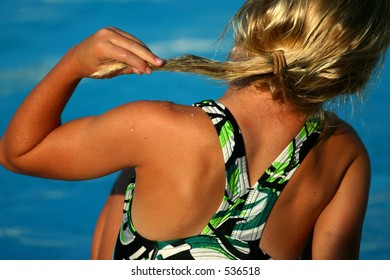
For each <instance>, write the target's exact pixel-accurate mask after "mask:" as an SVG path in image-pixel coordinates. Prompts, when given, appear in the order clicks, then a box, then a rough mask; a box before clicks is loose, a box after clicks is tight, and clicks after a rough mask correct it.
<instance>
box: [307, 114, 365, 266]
mask: <svg viewBox="0 0 390 280" xmlns="http://www.w3.org/2000/svg"><path fill="white" fill-rule="evenodd" d="M316 150H317V152H318V153H319V154H320V156H321V159H320V160H319V161H320V162H322V164H321V167H322V169H321V170H320V171H319V172H320V173H322V177H321V178H323V180H324V181H326V182H327V183H328V184H327V185H324V186H326V187H327V188H332V187H331V186H334V188H332V189H334V191H332V193H333V196H332V198H331V199H330V200H329V201H328V204H327V205H326V206H325V208H324V209H323V211H322V212H321V214H320V215H319V217H318V220H317V222H316V225H315V231H314V233H315V236H314V242H315V244H314V247H313V249H314V250H313V253H314V256H315V257H316V258H332V259H339V258H348V259H354V258H357V257H358V254H359V243H360V235H361V231H362V225H363V221H364V216H365V211H366V207H367V201H368V193H369V188H370V173H371V171H370V160H369V156H368V153H367V150H366V148H365V146H364V144H363V142H362V140H361V139H360V137H359V135H358V134H357V133H356V131H355V130H354V129H353V127H352V126H351V125H349V124H348V123H346V122H345V121H343V120H341V119H339V118H338V117H337V116H336V115H334V114H327V115H326V122H325V128H324V138H323V139H322V141H321V142H320V143H319V145H318V147H316Z"/></svg>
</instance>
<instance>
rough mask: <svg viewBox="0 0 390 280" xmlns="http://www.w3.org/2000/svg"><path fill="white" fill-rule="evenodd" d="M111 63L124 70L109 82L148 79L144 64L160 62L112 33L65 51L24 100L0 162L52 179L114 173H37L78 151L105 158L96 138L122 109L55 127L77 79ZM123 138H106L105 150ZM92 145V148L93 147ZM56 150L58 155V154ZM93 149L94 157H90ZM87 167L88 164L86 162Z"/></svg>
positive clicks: (132, 41) (138, 45)
mask: <svg viewBox="0 0 390 280" xmlns="http://www.w3.org/2000/svg"><path fill="white" fill-rule="evenodd" d="M116 61H119V62H121V63H124V64H126V65H129V67H127V68H124V69H121V70H119V71H117V72H114V73H113V74H111V75H110V76H109V77H113V76H116V75H121V74H132V73H136V74H142V73H147V74H148V73H150V72H151V69H150V66H149V64H150V65H153V66H160V65H161V64H162V61H161V60H160V59H158V58H157V57H156V56H155V55H154V54H153V53H152V52H151V51H150V50H149V49H148V48H147V47H146V46H145V45H144V44H143V43H142V42H141V41H139V40H138V39H136V38H135V37H133V36H131V35H129V34H127V33H124V32H123V31H120V30H118V29H115V28H106V29H102V30H100V31H99V32H97V33H96V34H94V35H92V36H91V37H89V38H87V39H86V40H84V41H83V42H81V43H80V44H79V45H77V46H75V47H74V48H72V49H71V50H69V51H68V53H67V54H66V55H65V56H64V57H63V58H62V59H61V60H60V61H59V62H58V64H57V65H56V66H55V67H54V68H53V69H52V70H51V71H50V72H49V73H48V74H47V75H46V76H45V77H44V78H43V79H42V81H41V82H40V83H39V84H38V85H37V86H36V87H35V88H34V89H33V90H32V92H31V93H30V94H29V95H28V96H27V98H26V99H25V100H24V102H23V103H22V104H21V106H20V107H19V109H18V110H17V112H16V113H15V115H14V117H13V118H12V120H11V122H10V124H9V126H8V128H7V130H6V131H5V133H4V135H3V137H2V139H1V140H0V163H1V164H3V165H4V166H5V167H6V168H8V169H10V170H12V171H15V172H21V173H26V174H30V175H36V176H42V177H53V178H58V179H80V178H81V179H83V178H90V177H96V176H100V175H104V173H105V174H107V173H109V172H112V171H116V170H114V169H117V168H119V169H120V167H117V166H116V167H112V168H110V169H111V170H95V172H92V173H91V174H83V175H81V174H80V175H79V176H77V174H75V173H74V174H71V175H70V176H69V177H67V176H61V175H60V174H58V173H56V172H55V171H54V170H51V171H49V172H47V173H45V172H43V171H42V170H41V169H40V168H39V166H40V167H43V166H49V165H53V164H54V165H55V164H58V161H60V163H59V164H60V165H61V164H62V166H60V167H58V168H57V169H60V168H66V167H67V166H66V160H68V161H69V160H73V161H75V160H77V157H80V155H81V154H82V153H80V152H81V151H82V152H86V153H87V155H86V156H88V152H90V156H91V157H92V156H101V159H103V160H104V159H105V158H106V157H107V155H105V154H104V152H102V153H100V154H99V153H98V152H97V151H96V149H98V147H97V145H98V144H103V143H102V142H104V140H101V138H102V137H103V138H105V137H104V136H105V134H108V133H110V129H114V128H111V126H110V123H111V122H114V123H115V122H116V120H117V119H119V118H122V117H123V115H124V114H125V112H124V111H125V110H124V108H121V109H118V110H113V111H112V112H109V113H108V114H105V115H103V116H101V117H90V118H84V119H80V120H76V121H73V122H70V123H68V124H66V125H62V124H61V114H62V111H63V109H64V107H65V106H66V104H67V102H68V100H69V98H70V97H71V96H72V94H73V92H74V90H75V89H76V87H77V85H78V83H79V82H80V80H81V79H82V78H85V77H92V76H93V75H94V73H96V72H98V71H100V70H102V69H104V68H107V66H110V64H112V63H113V62H116ZM128 117H129V118H130V117H131V116H128ZM120 128H123V127H115V129H120ZM123 136H125V135H113V136H112V137H111V138H110V137H107V138H106V142H105V143H104V145H106V146H107V147H106V148H107V149H108V148H110V147H109V146H110V145H114V141H116V140H118V139H120V138H121V137H123ZM99 141H100V143H99ZM95 142H98V143H96V146H93V143H95ZM111 142H112V143H111ZM60 145H62V149H63V152H60V148H59V146H60ZM91 145H92V147H91ZM119 145H120V143H119ZM88 147H91V149H89V148H88ZM93 149H95V152H92V150H93ZM77 153H78V154H77ZM55 157H56V158H55ZM56 162H57V163H56ZM68 164H69V163H68ZM91 164H92V165H93V161H92V159H91ZM75 166H77V165H75ZM49 169H50V168H49Z"/></svg>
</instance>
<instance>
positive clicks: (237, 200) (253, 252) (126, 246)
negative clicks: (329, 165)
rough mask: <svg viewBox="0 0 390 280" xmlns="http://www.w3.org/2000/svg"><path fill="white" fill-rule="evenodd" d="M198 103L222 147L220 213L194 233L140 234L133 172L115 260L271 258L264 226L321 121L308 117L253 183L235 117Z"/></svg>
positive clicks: (207, 103)
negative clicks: (160, 237)
mask: <svg viewBox="0 0 390 280" xmlns="http://www.w3.org/2000/svg"><path fill="white" fill-rule="evenodd" d="M194 106H198V107H200V108H202V109H203V110H204V111H205V112H206V113H207V114H208V116H209V117H210V120H211V121H212V122H213V124H214V126H215V129H216V130H217V132H218V135H219V140H220V143H221V147H222V150H223V156H224V160H225V167H226V186H225V194H224V197H223V201H222V202H221V205H220V207H219V209H218V211H217V212H216V213H215V214H214V216H213V217H212V218H211V220H210V221H209V223H208V224H207V226H206V227H205V228H204V229H203V231H202V232H200V233H199V234H198V235H196V236H192V237H188V238H181V239H176V240H169V241H163V242H161V241H158V242H157V241H152V240H147V239H145V238H143V237H142V236H141V235H140V234H138V233H137V230H136V229H135V227H134V225H133V224H132V220H131V213H130V209H131V202H132V197H133V192H134V188H135V176H134V177H133V179H132V181H131V183H130V184H129V186H128V187H127V190H126V195H125V204H124V209H123V210H124V211H123V221H122V226H121V229H120V233H119V236H118V239H117V243H116V246H115V249H114V252H113V258H114V259H157V260H163V259H167V260H169V259H170V260H177V259H182V260H183V259H186V260H192V259H195V260H209V259H214V260H218V259H220V260H222V259H225V260H226V259H242V260H245V259H246V260H249V259H252V260H253V259H263V260H264V259H271V257H270V256H268V255H267V254H265V253H263V252H262V250H261V249H260V248H259V243H260V238H261V235H262V232H263V229H264V226H265V224H266V221H267V218H268V216H269V214H270V212H271V210H272V207H273V206H274V204H275V202H276V200H277V199H278V197H279V195H280V193H281V192H282V190H283V188H284V187H285V185H286V184H287V182H288V181H289V179H290V178H291V177H292V175H293V174H294V172H295V171H296V170H297V168H298V167H299V165H300V164H301V163H302V161H303V159H304V158H305V156H306V155H307V153H308V152H309V151H310V149H311V147H312V146H313V145H314V144H315V142H316V141H317V139H318V137H319V135H320V133H321V131H322V123H321V122H320V121H319V120H318V119H311V120H309V121H307V122H306V123H305V125H304V127H303V128H302V129H301V131H300V132H299V133H298V135H297V136H296V137H295V138H294V139H293V140H292V141H291V142H290V144H289V145H288V146H287V147H286V148H285V150H284V151H283V152H282V153H281V154H280V155H279V156H278V158H277V159H276V160H275V161H274V162H273V163H272V165H271V166H270V167H269V168H268V169H267V170H266V171H265V173H264V174H263V175H262V176H261V177H260V179H259V180H258V181H257V182H256V184H255V185H254V186H250V183H249V178H248V173H247V162H246V156H245V148H244V142H243V138H242V135H241V131H240V129H239V127H238V125H237V122H236V121H235V119H234V117H233V115H232V114H231V113H230V112H229V110H228V109H227V108H226V107H225V106H224V105H223V104H222V103H220V102H218V101H212V100H206V101H202V102H199V103H196V104H194Z"/></svg>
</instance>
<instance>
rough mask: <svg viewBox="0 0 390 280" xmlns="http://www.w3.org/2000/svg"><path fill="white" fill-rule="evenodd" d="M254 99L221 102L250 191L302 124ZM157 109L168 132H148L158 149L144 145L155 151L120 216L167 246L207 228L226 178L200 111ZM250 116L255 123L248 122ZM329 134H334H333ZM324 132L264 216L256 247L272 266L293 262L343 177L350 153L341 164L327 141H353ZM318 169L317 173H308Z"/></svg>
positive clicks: (242, 93) (244, 96) (231, 97)
mask: <svg viewBox="0 0 390 280" xmlns="http://www.w3.org/2000/svg"><path fill="white" fill-rule="evenodd" d="M252 90H253V89H252ZM233 91H234V90H233ZM256 94H257V95H253V92H250V91H248V89H240V90H239V92H234V93H233V94H232V93H230V94H226V95H225V96H224V97H223V98H221V102H223V104H224V105H226V106H227V107H228V109H229V111H231V112H232V114H233V115H234V118H235V119H236V121H237V122H238V126H239V127H240V130H241V131H242V135H243V141H244V143H245V150H246V151H245V152H246V154H245V155H246V160H247V164H248V177H249V178H248V180H249V182H250V186H254V185H255V182H256V181H258V180H259V178H260V177H261V176H262V175H263V173H264V172H265V170H266V169H267V168H268V167H269V166H270V165H271V164H272V163H273V161H274V160H275V159H276V158H277V157H278V156H279V154H280V153H281V152H282V151H283V150H284V149H285V148H286V146H287V145H288V144H289V143H290V142H291V140H292V139H293V138H294V137H295V136H296V135H297V134H298V132H299V131H300V130H301V129H302V127H303V125H304V123H305V121H306V119H305V117H304V116H302V114H299V113H296V112H295V111H294V110H291V108H288V107H286V106H285V105H283V104H275V102H274V101H271V99H270V98H269V93H268V95H267V92H262V93H261V94H259V93H258V92H257V93H256ZM255 96H256V97H255ZM267 100H269V101H268V102H267ZM240 103H241V104H240ZM159 106H160V107H162V108H163V113H162V115H160V116H159V118H158V119H160V121H162V120H163V119H164V118H167V119H166V126H169V127H170V128H167V127H166V126H164V125H162V126H159V127H158V128H156V130H154V133H156V135H158V138H155V139H158V143H154V144H152V146H155V147H156V148H155V149H156V151H155V152H153V153H150V154H152V155H153V157H151V158H150V162H149V163H148V164H146V163H145V166H141V167H138V168H137V176H136V177H137V178H136V186H135V187H134V193H133V195H134V196H133V197H132V202H131V205H130V207H131V210H130V211H129V213H128V214H129V215H130V217H131V222H132V223H133V226H134V229H135V230H136V232H137V233H138V234H139V235H140V236H142V237H143V238H146V239H148V240H152V241H167V240H177V239H182V238H187V237H192V236H196V235H199V234H200V233H201V232H202V230H203V229H204V228H205V227H206V226H207V224H208V223H209V221H210V219H211V218H212V217H213V216H214V215H215V213H216V212H217V210H218V209H219V207H220V205H221V202H222V199H223V197H224V192H225V184H226V170H225V164H224V158H223V151H222V149H221V144H220V139H219V138H218V135H217V133H216V130H215V128H214V127H213V124H212V122H211V121H210V119H209V118H208V117H207V115H206V114H205V113H204V112H203V111H202V110H201V109H199V108H197V107H186V106H180V105H175V104H166V103H164V104H160V105H159ZM253 108H259V111H260V112H262V113H260V114H259V113H258V111H255V112H254V111H253ZM265 108H268V109H265ZM266 110H268V111H266ZM254 114H255V115H257V118H256V119H254V118H252V116H253V115H254ZM327 125H329V122H327ZM335 129H336V130H338V131H341V130H342V128H341V127H340V128H337V127H335ZM330 130H332V128H330V127H327V128H325V133H324V134H323V138H322V139H320V140H319V141H318V143H316V144H315V146H314V147H313V148H312V150H311V151H310V152H309V153H308V156H307V159H306V160H304V161H302V166H301V167H299V168H298V171H297V172H296V173H297V174H296V175H294V177H292V179H291V181H290V182H289V183H288V184H287V186H286V188H285V190H284V191H283V195H281V196H280V198H279V199H278V201H277V203H276V204H275V210H273V211H272V212H271V216H270V220H269V221H268V222H267V226H266V227H265V229H266V230H265V231H264V235H263V237H262V239H261V243H260V244H261V245H260V247H261V249H263V250H264V251H265V252H266V253H268V254H269V255H271V256H272V257H274V258H298V257H300V256H301V254H302V251H303V249H304V248H305V246H306V245H307V243H308V242H309V241H310V240H309V239H310V238H311V234H312V229H313V227H314V225H315V223H316V220H317V218H318V216H319V214H320V213H321V212H322V210H323V209H324V208H325V207H326V205H327V204H328V203H329V202H330V201H331V200H332V198H333V196H334V194H335V193H336V191H337V186H338V185H339V184H340V182H341V181H342V180H343V176H344V173H343V172H345V171H346V170H347V169H348V167H349V166H348V165H349V164H351V161H352V160H353V158H348V157H349V156H350V155H351V153H350V152H348V153H346V155H347V157H345V156H343V155H342V154H341V153H340V152H335V151H334V149H335V148H336V149H345V147H344V144H343V143H341V142H342V141H343V140H339V139H335V138H336V137H339V138H340V137H341V138H348V139H349V140H350V139H351V138H352V139H353V138H355V140H354V141H355V142H356V143H359V140H358V138H357V137H356V135H355V136H354V135H353V132H352V134H351V132H348V133H346V132H343V133H342V134H341V136H334V135H326V134H328V133H329V131H330ZM183 131H185V132H186V133H182V132H183ZM344 133H346V134H345V135H344ZM151 140H152V139H148V140H146V141H151ZM344 141H345V140H344ZM329 143H330V144H329ZM347 143H351V142H350V141H348V142H347ZM352 143H353V142H352ZM349 145H351V144H349ZM173 148H175V149H176V150H177V151H178V152H176V153H175V154H174V155H172V154H170V152H169V151H171V150H172V149H173ZM359 148H363V146H361V147H357V145H356V144H352V145H351V149H352V150H353V149H355V150H356V153H357V152H358V149H359ZM332 150H333V151H332ZM148 153H149V152H148ZM325 154H327V158H328V159H329V156H332V155H333V156H337V158H335V162H330V161H328V160H326V161H325V160H324V159H325V158H326V157H324V155H325ZM336 159H337V160H336ZM319 165H321V168H316V167H318V166H319ZM335 165H339V166H338V167H337V169H336V170H337V171H336V172H334V171H333V168H334V166H335ZM150 174H154V176H150ZM300 174H302V175H300ZM308 174H310V175H309V176H308ZM362 191H363V192H364V193H365V192H366V191H367V190H364V189H363V190H362ZM271 208H272V206H271ZM275 236H277V237H278V240H275ZM278 244H283V245H281V247H279V245H278ZM275 245H276V246H275ZM314 253H315V252H314Z"/></svg>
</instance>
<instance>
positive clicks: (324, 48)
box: [232, 0, 390, 111]
mask: <svg viewBox="0 0 390 280" xmlns="http://www.w3.org/2000/svg"><path fill="white" fill-rule="evenodd" d="M389 15H390V1H389V0H248V1H246V3H245V4H244V5H243V6H242V8H241V9H240V10H239V11H238V13H237V14H236V15H235V16H234V18H233V19H232V25H233V28H234V31H235V35H236V42H237V45H236V47H235V49H233V52H232V57H234V59H235V60H244V61H251V63H250V64H251V65H252V64H253V65H254V67H258V68H261V69H259V71H258V73H257V76H256V78H254V79H251V82H252V83H255V84H257V85H258V86H267V87H269V88H271V90H272V92H273V94H274V98H275V99H282V100H283V101H286V102H289V103H291V104H292V105H294V106H295V107H297V108H298V109H301V110H304V111H316V110H317V109H318V108H319V107H321V105H322V103H323V102H324V101H327V100H329V99H332V98H333V97H335V96H340V95H344V94H355V93H359V92H361V91H362V90H363V89H364V88H365V86H366V85H367V84H368V82H369V81H370V78H371V76H372V74H373V72H374V71H375V69H376V67H377V66H378V63H379V62H381V61H382V62H383V60H384V56H385V53H386V50H387V48H388V45H389V42H390V24H389ZM275 52H282V53H284V56H285V59H286V65H287V71H285V72H284V73H282V75H274V74H273V73H272V65H273V63H274V62H273V56H272V54H273V53H275ZM253 70H254V69H253ZM262 70H264V71H262Z"/></svg>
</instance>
